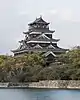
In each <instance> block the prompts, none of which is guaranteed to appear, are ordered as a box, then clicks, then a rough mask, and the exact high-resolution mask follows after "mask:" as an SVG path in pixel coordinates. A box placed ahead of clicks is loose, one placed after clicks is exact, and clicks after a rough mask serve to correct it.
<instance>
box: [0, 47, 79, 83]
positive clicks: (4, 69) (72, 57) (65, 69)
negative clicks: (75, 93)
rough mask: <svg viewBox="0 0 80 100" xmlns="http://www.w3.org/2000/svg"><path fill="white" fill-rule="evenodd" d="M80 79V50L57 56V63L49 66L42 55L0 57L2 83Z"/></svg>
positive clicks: (0, 79)
mask: <svg viewBox="0 0 80 100" xmlns="http://www.w3.org/2000/svg"><path fill="white" fill-rule="evenodd" d="M79 79H80V50H79V49H73V50H70V51H69V52H67V53H65V54H61V55H59V56H57V58H56V59H55V63H54V62H52V63H50V64H49V65H47V63H46V61H45V59H44V57H43V56H42V55H41V54H26V55H23V56H17V57H13V56H7V55H0V82H32V81H39V80H79Z"/></svg>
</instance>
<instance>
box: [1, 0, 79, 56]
mask: <svg viewBox="0 0 80 100" xmlns="http://www.w3.org/2000/svg"><path fill="white" fill-rule="evenodd" d="M40 15H42V17H43V19H44V20H46V21H47V22H50V29H51V30H55V33H53V38H57V39H60V41H59V42H58V46H60V47H62V48H72V47H74V46H77V45H79V46H80V0H0V54H12V53H11V51H10V50H14V49H17V48H18V47H19V43H18V41H19V40H22V39H24V37H25V36H24V34H23V32H24V31H27V30H28V23H30V22H32V21H34V20H35V19H36V17H39V16H40Z"/></svg>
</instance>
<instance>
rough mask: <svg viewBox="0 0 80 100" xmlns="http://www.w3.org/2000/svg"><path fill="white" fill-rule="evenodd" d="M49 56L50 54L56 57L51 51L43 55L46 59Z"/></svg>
mask: <svg viewBox="0 0 80 100" xmlns="http://www.w3.org/2000/svg"><path fill="white" fill-rule="evenodd" d="M50 54H52V55H53V56H54V57H56V55H55V54H54V53H53V52H52V51H48V52H46V53H44V54H43V55H44V56H46V57H47V56H48V55H50Z"/></svg>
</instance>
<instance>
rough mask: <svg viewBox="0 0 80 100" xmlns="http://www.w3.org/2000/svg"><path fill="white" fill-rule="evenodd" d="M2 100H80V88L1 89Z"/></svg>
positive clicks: (0, 99)
mask: <svg viewBox="0 0 80 100" xmlns="http://www.w3.org/2000/svg"><path fill="white" fill-rule="evenodd" d="M0 100H80V90H52V89H0Z"/></svg>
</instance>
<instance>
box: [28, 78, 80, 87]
mask: <svg viewBox="0 0 80 100" xmlns="http://www.w3.org/2000/svg"><path fill="white" fill-rule="evenodd" d="M28 87H33V88H63V89H65V88H66V89H80V80H79V81H75V80H69V81H68V80H50V81H39V82H33V83H30V84H29V86H28Z"/></svg>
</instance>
